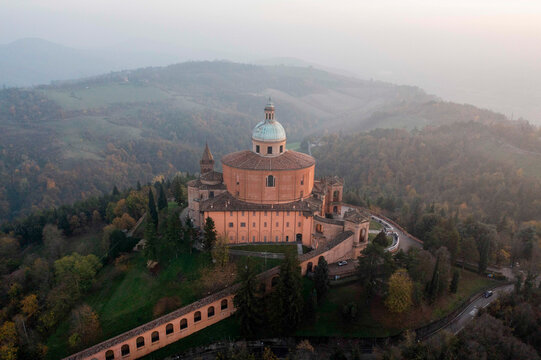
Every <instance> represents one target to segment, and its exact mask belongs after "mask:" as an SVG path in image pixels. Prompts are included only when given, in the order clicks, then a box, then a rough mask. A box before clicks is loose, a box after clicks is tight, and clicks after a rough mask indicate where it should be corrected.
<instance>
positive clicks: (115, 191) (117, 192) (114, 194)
mask: <svg viewBox="0 0 541 360" xmlns="http://www.w3.org/2000/svg"><path fill="white" fill-rule="evenodd" d="M118 195H120V191H118V188H117V187H116V185H115V186H114V187H113V196H114V197H117V196H118Z"/></svg>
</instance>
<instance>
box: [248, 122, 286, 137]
mask: <svg viewBox="0 0 541 360" xmlns="http://www.w3.org/2000/svg"><path fill="white" fill-rule="evenodd" d="M252 139H254V140H259V141H282V140H285V139H286V131H285V130H284V127H283V126H282V124H280V123H279V122H278V121H276V120H263V121H260V122H259V123H258V124H257V125H256V126H255V128H254V131H253V132H252Z"/></svg>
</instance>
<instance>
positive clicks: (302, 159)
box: [222, 150, 316, 170]
mask: <svg viewBox="0 0 541 360" xmlns="http://www.w3.org/2000/svg"><path fill="white" fill-rule="evenodd" d="M315 163H316V160H315V159H314V158H313V157H311V156H310V155H307V154H303V153H300V152H296V151H293V150H288V151H286V152H285V153H283V154H282V155H278V156H275V157H265V156H261V155H258V154H256V153H254V152H252V151H250V150H244V151H238V152H234V153H231V154H227V155H225V156H224V157H223V158H222V164H224V165H227V166H231V167H234V168H238V169H249V170H294V169H304V168H307V167H310V166H312V165H314V164H315Z"/></svg>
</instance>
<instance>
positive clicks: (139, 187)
mask: <svg viewBox="0 0 541 360" xmlns="http://www.w3.org/2000/svg"><path fill="white" fill-rule="evenodd" d="M137 191H141V183H140V182H139V180H137Z"/></svg>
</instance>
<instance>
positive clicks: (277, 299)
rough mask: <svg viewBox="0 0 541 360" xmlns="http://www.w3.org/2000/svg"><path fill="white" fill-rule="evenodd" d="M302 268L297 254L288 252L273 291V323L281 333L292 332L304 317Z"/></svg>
mask: <svg viewBox="0 0 541 360" xmlns="http://www.w3.org/2000/svg"><path fill="white" fill-rule="evenodd" d="M301 289H302V284H301V270H300V266H299V262H298V260H297V257H296V256H295V255H290V254H286V258H285V260H284V261H283V262H282V264H281V265H280V276H279V278H278V284H277V285H276V290H275V291H274V293H273V304H274V307H273V313H272V318H273V324H274V327H275V329H276V331H277V332H278V333H280V334H287V333H292V332H293V331H295V329H296V328H297V326H298V325H299V323H300V321H301V318H302V309H303V298H302V294H301Z"/></svg>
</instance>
